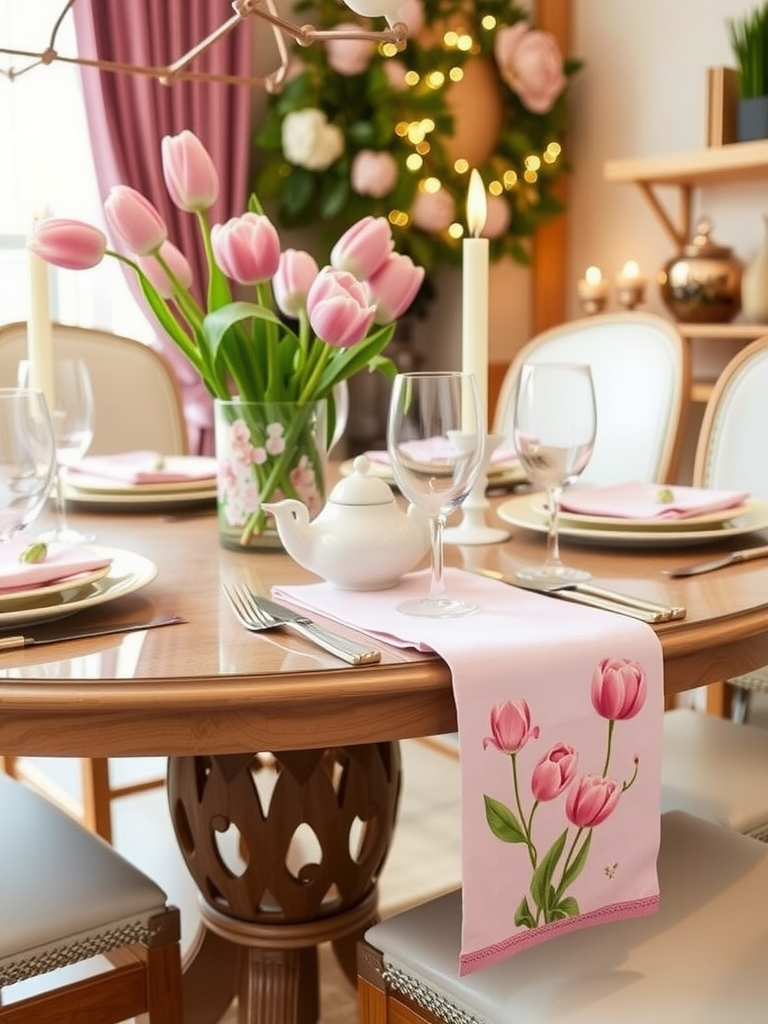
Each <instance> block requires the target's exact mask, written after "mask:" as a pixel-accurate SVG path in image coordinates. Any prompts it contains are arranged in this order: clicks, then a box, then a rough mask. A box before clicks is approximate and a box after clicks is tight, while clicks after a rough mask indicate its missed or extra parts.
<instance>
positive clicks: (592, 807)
mask: <svg viewBox="0 0 768 1024" xmlns="http://www.w3.org/2000/svg"><path fill="white" fill-rule="evenodd" d="M620 796H621V786H620V785H619V783H618V782H616V781H615V780H614V779H604V778H603V776H602V775H585V776H584V777H583V778H581V779H579V781H578V782H577V783H576V784H575V785H574V786H571V788H570V789H569V790H568V796H567V797H566V799H565V813H566V815H567V816H568V820H569V821H571V822H573V824H574V825H576V826H577V828H594V827H595V825H599V824H600V823H601V822H603V821H605V819H606V818H607V817H608V816H609V815H610V814H612V813H613V811H614V810H615V808H616V804H618V802H619V797H620Z"/></svg>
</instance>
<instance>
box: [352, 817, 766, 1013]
mask: <svg viewBox="0 0 768 1024" xmlns="http://www.w3.org/2000/svg"><path fill="white" fill-rule="evenodd" d="M661 835H662V839H661V853H660V857H659V877H660V884H661V909H660V910H659V912H658V913H657V914H655V915H652V916H650V917H641V918H633V919H631V920H627V921H618V922H613V923H610V924H604V925H598V926H596V927H593V928H587V929H584V930H581V931H576V932H570V933H567V934H564V935H561V936H559V937H558V938H556V939H552V940H550V941H549V942H545V943H543V944H542V945H539V946H534V947H531V948H529V949H526V950H524V951H523V952H521V953H519V954H517V955H516V956H513V957H510V958H509V959H507V960H504V961H501V962H500V963H497V964H494V965H493V966H491V967H488V968H485V969H483V970H481V971H478V972H476V973H474V974H471V975H468V976H466V977H464V978H459V977H458V976H457V969H458V962H459V947H460V927H461V924H460V922H461V893H460V891H456V892H453V893H450V894H448V895H447V896H443V897H440V898H438V899H435V900H432V901H430V902H429V903H426V904H424V905H422V906H420V907H416V908H414V909H413V910H410V911H406V912H405V913H403V914H400V915H398V916H396V917H393V918H390V919H389V920H387V921H384V922H382V923H380V924H377V925H375V926H374V927H373V928H370V929H369V930H368V932H367V933H366V940H367V941H368V942H369V943H370V944H371V945H373V946H374V947H375V948H376V949H378V950H380V951H381V952H382V953H383V956H384V962H385V965H386V966H387V967H388V968H392V969H393V970H394V971H395V974H396V977H397V976H398V975H400V974H401V972H402V974H403V975H405V976H406V977H407V978H410V979H415V980H416V981H417V982H420V983H421V984H423V985H424V986H426V987H427V988H428V989H429V990H430V991H431V992H432V994H433V995H434V994H435V993H437V994H439V996H440V997H442V998H443V999H444V1000H446V1001H447V1002H448V1003H449V1004H450V1005H451V1006H452V1007H455V1008H459V1009H460V1010H462V1011H463V1012H464V1013H466V1014H469V1015H470V1016H469V1018H468V1019H467V1020H465V1021H464V1024H469V1021H470V1020H473V1019H476V1020H478V1021H483V1022H490V1024H617V1022H621V1024H649V1022H651V1021H659V1022H666V1021H675V1024H722V1022H723V1021H724V1020H731V1019H734V1020H738V1021H739V1024H762V1022H764V1021H765V1019H766V1007H768V972H767V971H766V970H765V957H766V953H767V952H768V849H766V847H765V845H764V844H762V843H758V842H756V841H755V840H754V839H750V838H748V837H746V836H743V835H740V834H739V833H737V832H734V831H732V830H730V829H726V828H723V827H721V826H719V825H715V824H712V823H711V822H707V821H703V820H701V819H698V818H694V817H692V816H691V815H687V814H685V813H683V812H671V813H669V814H665V815H664V816H663V818H662V831H661ZM390 984H391V986H392V987H397V988H399V987H400V983H398V981H397V980H396V978H395V980H392V981H391V982H390ZM406 984H407V983H406ZM431 1008H432V1009H433V1012H435V1009H436V1007H435V1005H434V1001H433V1004H432V1007H431ZM442 1015H443V1016H446V1019H449V1020H451V1019H453V1020H456V1019H462V1020H463V1018H461V1017H458V1016H457V1015H456V1013H455V1010H454V1011H453V1013H452V1014H450V1013H449V1014H447V1015H446V1014H442Z"/></svg>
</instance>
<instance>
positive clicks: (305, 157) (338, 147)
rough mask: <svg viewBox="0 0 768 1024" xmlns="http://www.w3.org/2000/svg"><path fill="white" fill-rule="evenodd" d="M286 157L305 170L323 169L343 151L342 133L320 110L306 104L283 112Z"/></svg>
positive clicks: (283, 138) (283, 139) (283, 136)
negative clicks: (303, 107)
mask: <svg viewBox="0 0 768 1024" xmlns="http://www.w3.org/2000/svg"><path fill="white" fill-rule="evenodd" d="M282 141H283V153H284V154H285V157H286V159H287V160H290V162H291V163H292V164H296V165H297V166H298V167H306V168H307V170H308V171H324V170H325V169H326V168H328V167H330V166H331V164H332V163H333V162H334V160H338V159H339V157H340V156H341V155H342V153H343V152H344V135H343V133H342V131H341V129H340V128H339V127H338V126H337V125H335V124H329V123H328V118H327V116H326V115H325V113H324V112H323V111H322V110H318V109H317V108H316V107H308V108H307V109H306V110H297V111H294V112H293V113H290V114H286V116H285V120H284V121H283V128H282Z"/></svg>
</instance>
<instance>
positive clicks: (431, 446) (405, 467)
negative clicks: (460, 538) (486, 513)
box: [387, 372, 485, 617]
mask: <svg viewBox="0 0 768 1024" xmlns="http://www.w3.org/2000/svg"><path fill="white" fill-rule="evenodd" d="M481 424H482V419H481V413H480V398H479V394H478V389H477V382H476V380H475V377H474V375H473V374H471V373H460V372H446V373H401V374H398V375H397V377H395V380H394V383H393V385H392V393H391V396H390V403H389V416H388V421H387V448H388V450H389V459H390V464H391V466H392V472H393V474H394V477H395V481H396V483H397V486H398V488H399V489H400V491H401V493H402V494H403V495H404V496H405V497H406V498H407V499H408V500H409V501H411V502H412V503H413V504H414V505H415V506H416V507H417V508H419V509H420V510H421V511H422V512H423V513H424V514H425V515H426V516H427V517H428V518H429V522H430V530H431V539H432V578H431V583H430V587H429V593H428V595H427V596H426V597H423V598H416V599H413V600H409V601H404V602H402V603H401V604H399V605H398V606H397V609H398V611H401V612H405V613H407V614H409V615H430V616H438V617H448V616H460V615H469V614H471V613H472V612H475V611H477V606H476V605H474V604H471V603H469V602H467V601H462V600H460V599H458V598H451V597H449V596H448V595H447V594H446V592H445V584H444V581H443V526H444V524H445V519H446V516H448V514H449V513H451V512H453V511H454V510H455V509H456V508H458V507H459V505H461V503H462V501H464V499H465V498H466V496H467V495H468V494H469V492H470V491H471V489H472V487H473V485H474V483H475V481H476V480H477V476H478V473H479V472H480V470H481V468H482V465H483V447H484V443H485V431H484V430H483V429H482V426H481Z"/></svg>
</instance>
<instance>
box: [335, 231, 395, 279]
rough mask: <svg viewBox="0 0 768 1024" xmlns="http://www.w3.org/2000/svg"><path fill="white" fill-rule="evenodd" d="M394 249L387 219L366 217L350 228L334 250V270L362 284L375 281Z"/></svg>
mask: <svg viewBox="0 0 768 1024" xmlns="http://www.w3.org/2000/svg"><path fill="white" fill-rule="evenodd" d="M394 247H395V242H394V239H393V238H392V229H391V228H390V226H389V222H388V221H387V219H386V217H363V219H362V220H359V221H357V222H356V223H355V224H353V225H352V227H351V228H348V229H347V230H346V231H345V232H344V234H343V235H342V236H341V238H340V239H339V240H338V241H337V242H336V244H335V245H334V247H333V249H332V250H331V266H332V267H334V269H336V270H346V271H348V272H349V273H350V274H354V275H355V277H356V278H357V279H358V280H360V281H366V280H368V279H369V278H371V277H373V275H374V274H375V273H376V271H377V270H378V269H379V267H380V266H382V264H383V263H384V262H385V261H386V259H387V257H388V256H389V254H390V253H391V252H392V250H393V249H394Z"/></svg>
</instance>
